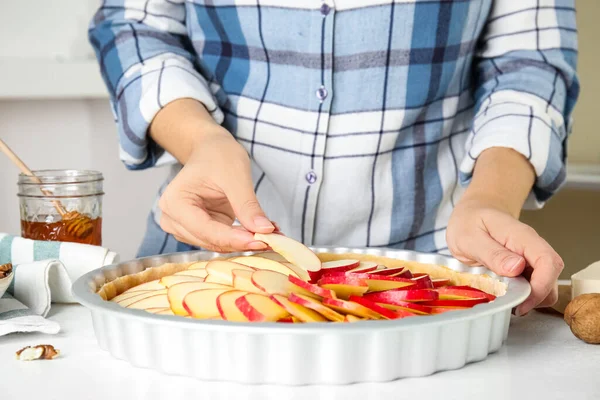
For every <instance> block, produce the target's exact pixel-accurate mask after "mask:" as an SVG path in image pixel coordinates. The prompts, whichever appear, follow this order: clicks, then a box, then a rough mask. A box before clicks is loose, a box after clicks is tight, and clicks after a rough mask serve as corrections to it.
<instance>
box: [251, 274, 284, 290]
mask: <svg viewBox="0 0 600 400" xmlns="http://www.w3.org/2000/svg"><path fill="white" fill-rule="evenodd" d="M251 279H252V283H253V284H254V286H256V287H257V288H258V289H260V290H261V291H263V292H265V293H266V294H281V295H284V296H287V295H288V294H289V293H290V291H289V281H288V276H287V275H284V274H280V273H279V272H275V271H269V270H264V269H263V270H258V271H254V272H253V273H252V278H251Z"/></svg>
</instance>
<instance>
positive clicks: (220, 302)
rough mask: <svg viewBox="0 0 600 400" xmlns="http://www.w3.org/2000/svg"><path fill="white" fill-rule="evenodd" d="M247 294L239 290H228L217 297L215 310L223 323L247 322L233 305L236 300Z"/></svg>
mask: <svg viewBox="0 0 600 400" xmlns="http://www.w3.org/2000/svg"><path fill="white" fill-rule="evenodd" d="M247 294H248V292H244V291H241V290H230V291H228V292H225V293H221V294H220V295H219V297H217V309H218V310H219V314H220V315H221V317H222V318H223V319H224V320H225V321H235V322H248V318H246V317H245V316H244V314H243V313H242V312H241V311H240V310H239V309H238V308H237V306H236V305H235V302H236V300H237V299H239V298H240V297H242V296H245V295H247Z"/></svg>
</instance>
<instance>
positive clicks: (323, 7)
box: [321, 3, 331, 15]
mask: <svg viewBox="0 0 600 400" xmlns="http://www.w3.org/2000/svg"><path fill="white" fill-rule="evenodd" d="M329 11H331V7H329V4H327V3H323V4H322V5H321V14H323V15H327V14H329Z"/></svg>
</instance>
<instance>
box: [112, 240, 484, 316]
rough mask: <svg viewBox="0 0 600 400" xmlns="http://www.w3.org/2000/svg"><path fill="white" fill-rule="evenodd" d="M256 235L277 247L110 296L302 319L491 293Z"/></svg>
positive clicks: (207, 312)
mask: <svg viewBox="0 0 600 400" xmlns="http://www.w3.org/2000/svg"><path fill="white" fill-rule="evenodd" d="M255 238H256V239H257V240H260V241H263V242H265V243H267V244H268V245H269V246H270V247H271V248H272V249H273V250H274V251H273V252H264V253H257V254H255V255H252V256H238V257H232V258H229V259H222V258H219V259H215V260H211V261H200V262H196V263H191V264H186V265H179V266H177V268H175V269H173V270H174V271H176V272H174V273H170V274H168V275H164V276H161V277H160V278H159V279H154V280H150V281H148V282H144V283H141V284H137V285H135V286H133V287H130V288H128V289H126V290H124V291H122V293H119V294H118V295H116V296H114V297H112V296H111V297H112V298H111V299H110V301H112V302H115V303H118V304H119V305H121V306H123V307H127V308H134V309H141V310H145V311H147V312H149V313H153V314H160V315H179V316H182V317H188V318H197V319H222V320H227V321H237V322H286V323H301V322H326V321H330V322H355V321H361V320H380V319H399V318H407V317H417V316H427V315H434V314H440V313H444V312H448V311H453V310H460V309H466V308H471V307H473V306H475V305H477V304H481V303H487V302H490V301H493V300H494V299H495V298H496V296H495V295H494V294H491V293H487V292H486V291H483V290H481V289H478V288H475V287H473V286H470V285H464V284H457V282H455V281H456V279H452V277H450V278H439V277H435V278H432V276H430V274H427V273H424V272H420V273H417V272H413V271H411V269H409V267H407V266H390V267H386V265H384V264H382V263H378V262H377V261H368V260H365V256H361V257H358V258H362V260H361V259H351V258H349V259H336V260H333V261H325V262H323V261H322V260H321V258H319V255H317V254H315V253H313V252H312V251H311V250H310V249H309V248H308V247H306V246H304V245H303V244H301V243H299V242H297V241H295V240H293V239H290V238H288V237H286V236H283V235H280V234H256V235H255ZM350 256H351V255H350ZM357 256H358V255H357ZM396 264H397V263H396ZM407 264H408V263H407ZM156 268H160V267H156ZM439 268H443V267H439ZM453 280H454V282H453ZM115 294H116V293H115Z"/></svg>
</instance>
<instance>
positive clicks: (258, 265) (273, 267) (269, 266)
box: [231, 256, 308, 279]
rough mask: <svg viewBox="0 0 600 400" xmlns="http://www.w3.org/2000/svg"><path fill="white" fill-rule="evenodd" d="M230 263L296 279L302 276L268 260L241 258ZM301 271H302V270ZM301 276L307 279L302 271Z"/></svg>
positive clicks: (305, 273)
mask: <svg viewBox="0 0 600 400" xmlns="http://www.w3.org/2000/svg"><path fill="white" fill-rule="evenodd" d="M231 261H232V262H235V263H238V264H242V265H245V266H248V267H252V268H255V269H266V270H269V271H275V272H279V273H281V274H284V275H295V276H297V277H299V278H300V277H301V276H302V275H300V274H298V273H297V272H296V270H297V269H298V268H296V269H294V268H290V267H289V266H288V265H286V264H282V263H280V262H278V261H274V260H270V259H268V258H262V257H258V256H243V257H235V258H232V259H231ZM302 271H303V270H302ZM303 274H304V275H305V276H306V277H307V279H308V272H306V271H303Z"/></svg>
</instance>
